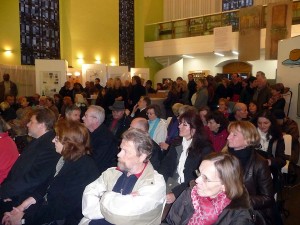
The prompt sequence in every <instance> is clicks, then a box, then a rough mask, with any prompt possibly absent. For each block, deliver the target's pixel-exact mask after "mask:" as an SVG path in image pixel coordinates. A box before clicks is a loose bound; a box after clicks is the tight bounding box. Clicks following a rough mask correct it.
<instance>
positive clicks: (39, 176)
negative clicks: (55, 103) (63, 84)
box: [0, 108, 59, 217]
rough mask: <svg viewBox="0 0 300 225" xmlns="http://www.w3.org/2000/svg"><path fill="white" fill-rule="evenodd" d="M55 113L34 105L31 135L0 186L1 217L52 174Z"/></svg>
mask: <svg viewBox="0 0 300 225" xmlns="http://www.w3.org/2000/svg"><path fill="white" fill-rule="evenodd" d="M55 121H56V119H55V115H54V113H53V112H52V111H51V110H50V109H47V108H40V109H36V110H35V111H34V112H33V115H32V116H31V119H30V121H29V123H28V124H27V127H28V135H29V136H31V137H33V138H34V139H33V140H32V141H31V142H30V143H29V145H27V147H26V148H25V149H24V151H23V153H22V154H21V155H20V157H19V158H18V159H17V161H16V162H15V164H14V165H13V167H12V169H11V170H10V172H9V174H8V176H7V177H6V178H5V180H4V181H3V183H2V184H1V187H0V199H1V200H0V217H2V213H3V212H8V211H11V209H12V206H15V205H17V204H20V203H21V201H22V200H24V197H26V196H29V195H31V194H32V193H33V192H34V191H35V190H37V189H38V188H41V187H44V186H45V185H46V184H47V182H48V180H49V179H50V178H51V177H53V175H54V172H55V165H56V163H57V161H58V159H59V154H58V153H56V152H55V147H54V144H53V143H52V140H53V138H54V137H55V133H54V131H53V126H54V123H55Z"/></svg>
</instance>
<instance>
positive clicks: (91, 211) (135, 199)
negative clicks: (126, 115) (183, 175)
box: [80, 129, 166, 225]
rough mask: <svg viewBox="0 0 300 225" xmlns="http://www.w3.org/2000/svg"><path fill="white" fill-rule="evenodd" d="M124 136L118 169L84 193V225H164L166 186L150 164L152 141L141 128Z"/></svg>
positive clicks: (106, 172)
mask: <svg viewBox="0 0 300 225" xmlns="http://www.w3.org/2000/svg"><path fill="white" fill-rule="evenodd" d="M122 137H123V139H122V143H121V146H120V147H121V150H120V153H119V154H118V167H117V168H115V167H112V168H109V169H107V170H106V171H105V172H103V173H102V175H101V176H100V177H99V178H98V179H97V180H95V181H94V182H92V183H91V184H89V185H88V186H87V187H86V188H85V190H84V193H83V199H82V213H83V215H84V218H83V219H82V220H81V222H80V225H87V224H89V225H93V224H106V225H108V224H118V225H129V224H140V225H142V224H160V220H161V212H162V210H163V205H164V201H165V195H166V193H165V191H166V185H165V182H164V179H163V177H162V176H161V175H160V174H158V173H157V172H156V171H155V170H154V169H153V167H152V165H151V163H150V162H149V158H150V156H151V149H152V143H151V139H150V137H149V135H148V134H147V133H146V132H143V131H141V130H139V129H129V130H128V131H126V132H125V133H124V134H123V136H122Z"/></svg>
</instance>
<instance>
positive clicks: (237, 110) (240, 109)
mask: <svg viewBox="0 0 300 225" xmlns="http://www.w3.org/2000/svg"><path fill="white" fill-rule="evenodd" d="M228 120H229V121H240V120H248V110H247V105H246V104H244V103H242V102H237V103H235V105H234V107H233V111H232V113H231V114H230V115H229V117H228Z"/></svg>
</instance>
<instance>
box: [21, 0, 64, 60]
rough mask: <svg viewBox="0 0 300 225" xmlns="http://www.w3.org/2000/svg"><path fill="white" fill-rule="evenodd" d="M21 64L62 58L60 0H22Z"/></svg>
mask: <svg viewBox="0 0 300 225" xmlns="http://www.w3.org/2000/svg"><path fill="white" fill-rule="evenodd" d="M19 6H20V9H19V12H20V43H21V64H22V65H34V60H35V59H60V32H59V0H51V1H45V0H43V1H41V0H20V1H19Z"/></svg>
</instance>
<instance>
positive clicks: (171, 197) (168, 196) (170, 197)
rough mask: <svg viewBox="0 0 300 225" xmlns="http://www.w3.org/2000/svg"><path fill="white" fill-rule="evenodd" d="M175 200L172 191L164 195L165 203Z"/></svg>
mask: <svg viewBox="0 0 300 225" xmlns="http://www.w3.org/2000/svg"><path fill="white" fill-rule="evenodd" d="M175 200H176V197H175V195H174V194H173V193H169V194H167V196H166V203H167V204H172V203H173V202H175Z"/></svg>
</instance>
